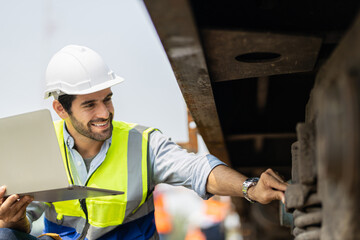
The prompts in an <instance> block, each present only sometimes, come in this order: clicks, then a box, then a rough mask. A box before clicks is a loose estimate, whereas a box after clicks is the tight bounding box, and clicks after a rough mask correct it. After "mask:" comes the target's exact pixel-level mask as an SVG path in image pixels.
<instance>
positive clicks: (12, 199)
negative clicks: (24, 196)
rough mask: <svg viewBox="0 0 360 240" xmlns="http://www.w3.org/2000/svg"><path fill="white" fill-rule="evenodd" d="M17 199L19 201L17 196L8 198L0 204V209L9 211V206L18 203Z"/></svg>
mask: <svg viewBox="0 0 360 240" xmlns="http://www.w3.org/2000/svg"><path fill="white" fill-rule="evenodd" d="M18 199H19V195H17V194H14V195H11V196H9V197H8V198H6V200H5V201H4V202H3V204H1V209H2V210H6V209H10V208H11V206H12V205H13V204H14V203H16V202H17V201H18Z"/></svg>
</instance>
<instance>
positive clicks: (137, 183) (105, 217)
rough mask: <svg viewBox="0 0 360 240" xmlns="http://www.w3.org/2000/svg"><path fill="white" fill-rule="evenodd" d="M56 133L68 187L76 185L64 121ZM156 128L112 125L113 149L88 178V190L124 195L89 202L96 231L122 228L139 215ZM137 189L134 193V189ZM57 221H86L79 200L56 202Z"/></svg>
mask: <svg viewBox="0 0 360 240" xmlns="http://www.w3.org/2000/svg"><path fill="white" fill-rule="evenodd" d="M54 124H55V130H56V133H57V137H58V141H59V145H60V149H61V152H62V156H63V160H64V165H65V168H66V170H67V174H68V181H69V184H73V173H72V172H71V168H70V162H69V152H68V150H67V149H66V145H65V144H64V134H63V126H64V121H63V120H61V121H57V122H55V123H54ZM154 130H155V129H153V128H147V127H142V126H139V125H136V124H130V123H125V122H117V121H113V132H112V142H111V146H110V148H109V150H108V152H107V155H106V158H105V160H104V162H103V163H102V164H101V165H100V166H99V167H98V169H96V170H95V172H94V173H93V174H92V176H91V177H90V178H89V180H88V182H87V183H86V186H89V187H95V188H105V189H111V190H117V191H124V192H125V194H123V195H119V196H106V197H96V198H88V199H86V200H85V201H86V210H87V214H88V222H89V224H90V225H91V226H93V227H95V228H96V229H97V228H106V227H109V226H115V225H120V224H122V223H123V222H124V218H125V216H127V215H129V214H132V213H134V212H136V210H137V209H139V207H140V206H141V205H142V204H143V203H144V202H145V200H146V198H147V196H148V191H149V189H148V166H147V163H148V161H147V158H148V136H149V134H150V133H151V132H152V131H154ZM134 188H135V189H134ZM52 205H53V206H54V207H55V211H56V213H57V220H59V221H60V220H61V219H63V218H64V216H68V217H75V218H84V219H85V218H86V215H85V212H84V210H83V209H82V206H81V205H80V202H79V200H70V201H63V202H54V203H52Z"/></svg>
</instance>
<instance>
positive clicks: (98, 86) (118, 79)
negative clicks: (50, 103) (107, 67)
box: [44, 75, 124, 99]
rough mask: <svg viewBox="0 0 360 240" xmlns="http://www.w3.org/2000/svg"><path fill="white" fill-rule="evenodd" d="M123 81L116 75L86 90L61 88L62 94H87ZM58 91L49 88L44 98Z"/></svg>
mask: <svg viewBox="0 0 360 240" xmlns="http://www.w3.org/2000/svg"><path fill="white" fill-rule="evenodd" d="M123 81H124V78H122V77H119V76H117V75H115V78H114V79H111V80H108V81H106V82H104V83H101V84H97V85H95V86H92V87H90V88H87V89H85V90H81V91H74V92H68V91H66V90H61V93H62V94H68V95H85V94H90V93H94V92H98V91H101V90H104V89H106V88H110V87H112V86H114V85H116V84H119V83H121V82H123ZM57 91H59V89H50V90H47V91H46V92H45V95H44V99H47V98H49V97H50V96H51V95H53V92H57ZM62 94H61V95H62Z"/></svg>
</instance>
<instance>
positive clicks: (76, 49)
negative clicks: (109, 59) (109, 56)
mask: <svg viewBox="0 0 360 240" xmlns="http://www.w3.org/2000/svg"><path fill="white" fill-rule="evenodd" d="M122 81H124V79H123V78H121V77H119V76H117V75H115V73H114V72H113V71H111V70H110V69H109V67H108V66H107V65H106V64H105V62H104V60H103V59H102V57H101V56H100V55H99V54H97V53H96V52H95V51H93V50H91V49H90V48H87V47H84V46H77V45H68V46H66V47H64V48H63V49H61V50H60V51H59V52H57V53H56V54H55V55H54V56H53V57H52V59H51V60H50V62H49V65H48V66H47V69H46V90H45V98H48V97H50V96H51V95H53V96H54V97H55V98H57V97H58V96H59V95H62V94H69V95H82V94H88V93H93V92H97V91H100V90H103V89H106V88H109V87H111V86H114V85H115V84H118V83H121V82H122Z"/></svg>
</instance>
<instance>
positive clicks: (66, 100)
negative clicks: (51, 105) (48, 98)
mask: <svg viewBox="0 0 360 240" xmlns="http://www.w3.org/2000/svg"><path fill="white" fill-rule="evenodd" d="M75 98H76V95H68V94H64V95H60V96H59V98H58V100H59V102H60V103H61V105H62V106H63V108H64V109H65V111H66V112H67V113H68V114H71V113H72V112H71V105H72V102H73V101H74V100H75Z"/></svg>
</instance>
